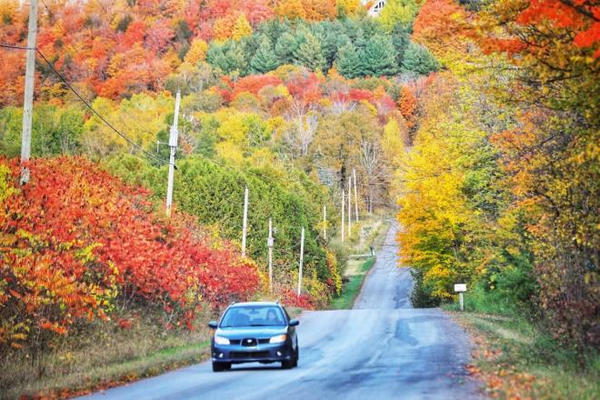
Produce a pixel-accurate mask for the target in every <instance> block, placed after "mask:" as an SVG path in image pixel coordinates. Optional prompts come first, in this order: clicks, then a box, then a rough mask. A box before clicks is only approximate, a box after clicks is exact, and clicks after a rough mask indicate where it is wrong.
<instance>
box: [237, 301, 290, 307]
mask: <svg viewBox="0 0 600 400" xmlns="http://www.w3.org/2000/svg"><path fill="white" fill-rule="evenodd" d="M252 306H277V307H280V304H279V303H277V302H274V301H246V302H243V303H233V304H232V305H231V306H230V307H252Z"/></svg>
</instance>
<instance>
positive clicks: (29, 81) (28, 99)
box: [21, 0, 38, 185]
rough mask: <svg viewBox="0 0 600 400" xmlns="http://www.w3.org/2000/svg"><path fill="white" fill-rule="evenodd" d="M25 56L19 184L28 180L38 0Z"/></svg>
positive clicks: (32, 11)
mask: <svg viewBox="0 0 600 400" xmlns="http://www.w3.org/2000/svg"><path fill="white" fill-rule="evenodd" d="M30 3H31V4H30V7H29V30H28V32H27V58H26V61H25V96H24V99H23V131H22V133H21V184H22V185H24V184H26V183H27V182H29V168H27V167H26V166H24V164H25V163H27V161H29V157H30V156H31V125H32V121H33V87H34V83H35V54H36V47H35V46H36V44H37V18H38V2H37V0H31V2H30Z"/></svg>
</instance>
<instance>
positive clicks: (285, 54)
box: [275, 32, 299, 64]
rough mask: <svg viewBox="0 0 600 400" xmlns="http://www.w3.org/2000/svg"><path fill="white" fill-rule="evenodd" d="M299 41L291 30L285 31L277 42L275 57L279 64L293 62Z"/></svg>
mask: <svg viewBox="0 0 600 400" xmlns="http://www.w3.org/2000/svg"><path fill="white" fill-rule="evenodd" d="M298 45H299V44H298V41H297V40H296V38H295V37H294V35H292V34H291V33H290V32H284V33H283V34H282V35H281V36H280V37H279V39H278V40H277V43H275V57H276V58H277V62H278V63H279V64H292V63H293V62H294V52H295V51H296V49H297V48H298Z"/></svg>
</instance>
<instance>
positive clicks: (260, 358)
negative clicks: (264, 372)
mask: <svg viewBox="0 0 600 400" xmlns="http://www.w3.org/2000/svg"><path fill="white" fill-rule="evenodd" d="M211 355H212V361H217V362H225V363H232V364H239V363H247V362H277V361H286V360H291V359H292V357H293V351H292V350H291V346H289V345H288V344H287V343H281V344H259V345H257V346H251V347H249V346H241V345H214V344H213V346H212V348H211Z"/></svg>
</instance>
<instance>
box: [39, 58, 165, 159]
mask: <svg viewBox="0 0 600 400" xmlns="http://www.w3.org/2000/svg"><path fill="white" fill-rule="evenodd" d="M36 51H37V53H38V54H39V55H40V57H42V59H43V60H44V62H45V63H46V64H47V65H48V67H50V69H51V70H52V72H54V73H55V74H56V76H58V78H59V79H60V80H61V81H62V82H63V83H64V84H65V86H66V87H67V88H68V89H69V90H70V91H71V92H73V93H74V94H75V96H77V97H78V98H79V100H81V102H82V103H83V104H85V106H86V107H87V108H88V109H89V110H90V111H91V112H92V113H94V114H95V115H96V116H97V117H98V118H100V120H101V121H102V122H104V124H105V125H106V126H108V127H109V128H110V129H112V130H113V131H114V132H115V133H116V134H117V135H119V136H121V137H122V138H123V139H125V141H126V142H127V143H129V144H131V145H132V146H134V147H136V148H137V149H139V150H140V151H141V152H142V153H144V154H145V155H146V156H148V157H150V158H152V159H154V160H156V161H158V162H160V163H161V164H168V163H167V162H166V161H165V160H162V159H160V158H158V157H156V156H155V155H154V154H152V153H150V152H149V151H147V150H145V149H144V148H143V147H142V146H140V145H139V144H137V143H136V142H135V141H134V140H133V139H131V138H130V137H129V136H127V135H125V134H124V133H122V132H121V131H119V130H118V129H117V128H115V127H114V126H113V125H112V124H111V123H110V122H108V121H107V120H106V119H105V118H104V117H103V116H102V115H101V114H100V113H99V112H98V111H96V110H95V109H94V107H92V105H91V104H90V103H88V101H87V100H86V99H84V98H83V97H82V96H81V95H80V94H79V92H78V91H77V90H75V88H73V86H71V84H70V83H69V82H67V80H66V79H65V77H64V76H62V74H61V73H60V72H58V71H57V70H56V69H55V68H54V65H52V63H51V62H50V61H48V59H47V58H46V56H45V55H44V53H42V52H41V51H40V50H39V49H36Z"/></svg>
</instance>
